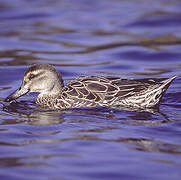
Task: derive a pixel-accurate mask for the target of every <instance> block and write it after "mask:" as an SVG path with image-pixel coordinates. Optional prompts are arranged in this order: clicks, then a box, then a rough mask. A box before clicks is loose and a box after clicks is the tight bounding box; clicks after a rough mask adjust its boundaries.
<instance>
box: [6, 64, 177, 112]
mask: <svg viewBox="0 0 181 180" xmlns="http://www.w3.org/2000/svg"><path fill="white" fill-rule="evenodd" d="M175 78H176V76H174V77H172V78H169V79H166V78H161V79H153V78H152V79H125V78H120V77H115V76H105V77H104V76H80V77H77V78H75V79H73V80H70V81H69V82H68V83H67V84H66V85H65V84H64V81H63V79H62V76H61V74H60V73H59V72H58V71H57V70H56V69H55V68H54V67H53V66H52V65H50V64H33V65H32V66H30V67H29V68H28V69H27V70H26V71H25V73H24V76H23V80H22V83H21V86H20V87H19V88H18V89H17V90H16V91H14V92H13V93H11V94H10V95H9V96H8V97H6V98H5V99H4V101H5V102H11V101H14V100H16V99H17V98H19V97H21V96H23V95H25V94H27V93H30V92H38V93H39V94H38V97H37V99H36V103H37V104H38V105H39V106H41V107H43V108H48V109H61V110H63V109H70V108H92V107H130V108H152V107H156V106H158V105H159V104H160V102H161V99H162V97H163V95H164V93H165V92H166V90H167V89H168V87H169V85H170V84H171V82H172V81H173V80H174V79H175Z"/></svg>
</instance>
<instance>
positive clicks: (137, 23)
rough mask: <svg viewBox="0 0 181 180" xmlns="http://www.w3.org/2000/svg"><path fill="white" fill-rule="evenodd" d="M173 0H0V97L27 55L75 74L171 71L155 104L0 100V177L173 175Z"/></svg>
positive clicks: (176, 37) (178, 125) (176, 33)
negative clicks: (58, 106)
mask: <svg viewBox="0 0 181 180" xmlns="http://www.w3.org/2000/svg"><path fill="white" fill-rule="evenodd" d="M180 9H181V3H180V1H179V0H166V1H165V0H157V1H152V0H147V1H143V0H134V1H133V0H129V1H127V0H112V1H109V0H92V1H89V0H77V1H76V2H75V1H73V0H62V1H59V0H51V1H49V0H36V1H33V0H32V1H28V0H1V1H0V102H2V100H3V98H5V97H6V96H7V95H9V94H10V93H11V92H12V91H13V90H15V89H16V88H18V87H19V85H20V83H21V79H22V76H23V73H24V71H25V69H26V68H27V66H28V65H30V64H33V63H37V62H39V63H50V64H53V65H54V66H55V68H56V69H57V70H58V71H59V72H61V73H62V76H63V78H64V80H65V81H66V82H67V81H68V80H70V79H73V78H75V77H77V76H80V75H101V76H104V75H105V76H106V75H115V76H121V77H124V78H150V77H151V78H163V77H172V76H174V75H177V76H179V77H178V78H177V79H176V80H174V82H173V83H172V84H171V86H170V87H169V89H168V91H167V93H166V94H165V96H164V98H163V100H162V103H161V105H160V109H159V112H130V111H126V110H116V109H111V108H94V109H88V110H87V109H77V110H67V111H48V110H44V109H41V108H39V107H38V106H37V105H36V104H35V103H34V98H35V97H36V94H29V95H26V96H24V97H22V98H20V99H19V100H18V102H17V103H12V104H11V105H10V106H7V107H3V106H2V105H1V106H0V177H1V179H3V180H5V179H8V180H9V179H13V180H16V179H17V180H25V179H26V180H32V179H33V180H46V179H47V180H60V179H61V180H85V179H86V180H89V179H90V180H93V179H95V180H100V179H108V180H110V179H124V180H127V179H139V180H140V179H149V180H153V179H154V180H155V179H159V180H160V179H165V180H167V179H168V180H170V179H172V180H180V178H181V171H180V169H181V140H180V136H181V121H180V117H181V111H180V108H181V92H180V88H181V78H180V75H181V73H180V72H181V52H180V49H181V31H180V29H181V13H180Z"/></svg>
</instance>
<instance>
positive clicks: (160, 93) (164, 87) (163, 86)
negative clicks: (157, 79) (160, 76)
mask: <svg viewBox="0 0 181 180" xmlns="http://www.w3.org/2000/svg"><path fill="white" fill-rule="evenodd" d="M176 77H177V76H174V77H172V78H169V79H166V80H164V81H162V82H161V84H160V85H159V87H157V88H155V92H153V94H154V95H153V97H154V99H155V104H154V106H157V105H159V104H160V101H161V99H162V97H163V95H164V94H165V92H166V90H167V89H168V87H169V86H170V84H171V83H172V81H173V80H174V79H175V78H176Z"/></svg>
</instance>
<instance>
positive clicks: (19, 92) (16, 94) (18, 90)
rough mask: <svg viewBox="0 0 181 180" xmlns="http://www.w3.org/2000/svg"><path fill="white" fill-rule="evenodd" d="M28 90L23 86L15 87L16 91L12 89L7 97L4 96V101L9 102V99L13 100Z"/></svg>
mask: <svg viewBox="0 0 181 180" xmlns="http://www.w3.org/2000/svg"><path fill="white" fill-rule="evenodd" d="M28 92H29V90H28V89H25V88H21V87H20V88H19V89H17V90H16V91H14V92H13V93H11V94H10V95H9V96H8V97H6V98H5V100H4V101H5V102H10V101H13V100H15V99H17V98H19V97H21V96H23V95H25V94H27V93H28Z"/></svg>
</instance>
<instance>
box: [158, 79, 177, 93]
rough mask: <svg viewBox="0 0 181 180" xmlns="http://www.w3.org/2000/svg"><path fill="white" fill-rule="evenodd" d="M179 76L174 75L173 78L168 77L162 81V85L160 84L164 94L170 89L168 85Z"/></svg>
mask: <svg viewBox="0 0 181 180" xmlns="http://www.w3.org/2000/svg"><path fill="white" fill-rule="evenodd" d="M175 78H177V76H174V77H172V78H169V79H166V80H164V81H162V85H161V86H160V89H163V94H164V93H165V91H166V90H167V89H168V87H169V86H170V84H171V82H172V81H173V80H174V79H175Z"/></svg>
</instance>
